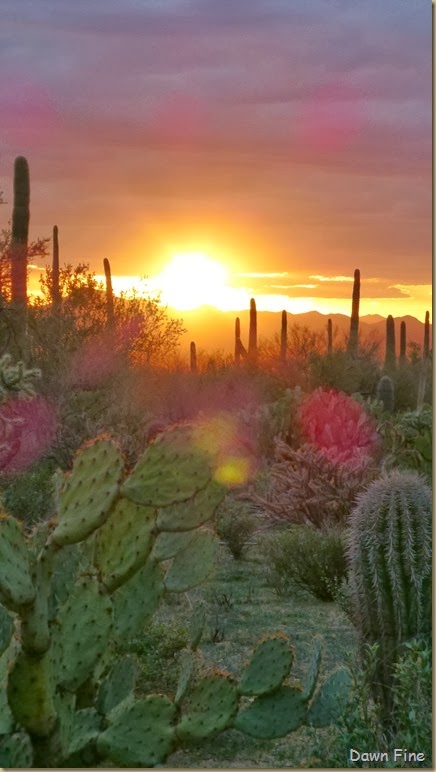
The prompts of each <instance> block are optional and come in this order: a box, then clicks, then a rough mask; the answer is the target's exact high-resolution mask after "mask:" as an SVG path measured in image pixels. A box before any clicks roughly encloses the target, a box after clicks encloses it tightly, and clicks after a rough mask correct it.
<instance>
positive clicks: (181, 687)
mask: <svg viewBox="0 0 436 772" xmlns="http://www.w3.org/2000/svg"><path fill="white" fill-rule="evenodd" d="M178 664H179V668H180V671H179V680H178V683H177V689H176V694H175V697H174V702H175V703H176V705H178V704H179V702H180V701H181V700H183V698H184V696H185V694H186V691H187V689H188V686H189V683H190V681H191V678H192V675H193V672H194V667H195V656H194V652H193V651H191V649H182V651H181V652H180V655H179V658H178Z"/></svg>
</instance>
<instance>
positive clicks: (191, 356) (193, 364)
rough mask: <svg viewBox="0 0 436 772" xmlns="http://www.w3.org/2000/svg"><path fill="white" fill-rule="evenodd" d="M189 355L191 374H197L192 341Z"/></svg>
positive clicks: (195, 356) (194, 347)
mask: <svg viewBox="0 0 436 772" xmlns="http://www.w3.org/2000/svg"><path fill="white" fill-rule="evenodd" d="M189 354H190V366H191V373H196V372H197V348H196V346H195V343H194V341H191V345H190V349H189Z"/></svg>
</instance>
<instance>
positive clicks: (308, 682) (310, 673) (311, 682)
mask: <svg viewBox="0 0 436 772" xmlns="http://www.w3.org/2000/svg"><path fill="white" fill-rule="evenodd" d="M320 665H321V638H320V636H319V635H316V636H315V637H314V639H313V641H312V651H311V653H310V660H309V667H308V668H307V673H306V678H305V680H304V684H303V686H304V691H303V698H304V699H305V700H310V699H311V698H312V696H313V693H314V691H315V686H316V682H317V680H318V675H319V668H320Z"/></svg>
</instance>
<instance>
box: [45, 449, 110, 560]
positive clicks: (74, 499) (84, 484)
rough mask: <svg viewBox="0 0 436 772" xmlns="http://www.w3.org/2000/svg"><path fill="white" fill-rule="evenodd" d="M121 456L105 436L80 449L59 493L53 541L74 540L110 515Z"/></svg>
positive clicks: (93, 529)
mask: <svg viewBox="0 0 436 772" xmlns="http://www.w3.org/2000/svg"><path fill="white" fill-rule="evenodd" d="M123 467H124V463H123V459H122V457H121V455H120V453H119V451H118V449H117V447H116V446H115V444H114V443H113V442H112V441H111V440H108V439H97V440H95V441H94V442H92V443H90V444H89V445H88V446H87V447H86V448H84V449H83V450H81V451H79V453H78V455H77V456H76V458H75V460H74V464H73V468H72V470H71V473H70V474H69V475H68V476H66V477H65V480H64V483H63V485H62V490H61V493H60V501H59V524H58V525H57V526H56V528H55V530H54V531H53V533H52V535H51V539H52V540H53V541H54V543H55V544H58V545H59V546H63V545H64V544H76V543H77V542H80V541H83V539H86V537H87V536H89V534H91V533H92V532H93V531H95V529H96V528H98V527H99V526H101V525H102V524H103V523H104V522H105V520H106V518H107V517H108V515H109V511H110V508H111V506H112V504H113V501H114V499H115V497H116V495H117V493H118V488H119V484H120V482H121V477H122V474H123Z"/></svg>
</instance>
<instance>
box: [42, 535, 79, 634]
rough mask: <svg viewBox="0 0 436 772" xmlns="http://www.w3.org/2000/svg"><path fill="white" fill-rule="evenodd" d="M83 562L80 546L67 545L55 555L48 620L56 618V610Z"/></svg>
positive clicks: (69, 589)
mask: <svg viewBox="0 0 436 772" xmlns="http://www.w3.org/2000/svg"><path fill="white" fill-rule="evenodd" d="M85 562H86V561H85V560H84V557H83V554H82V545H81V544H71V545H68V546H66V547H63V548H62V549H61V550H59V551H58V552H57V553H56V554H55V559H54V566H53V576H52V580H51V588H52V589H51V595H50V601H49V615H50V619H54V618H55V617H56V614H57V612H58V609H59V608H60V606H62V605H63V604H64V603H65V601H66V600H67V598H68V596H69V594H70V592H71V587H72V586H73V585H74V583H75V582H76V580H77V578H78V576H79V573H80V570H81V568H82V567H84V566H85Z"/></svg>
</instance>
